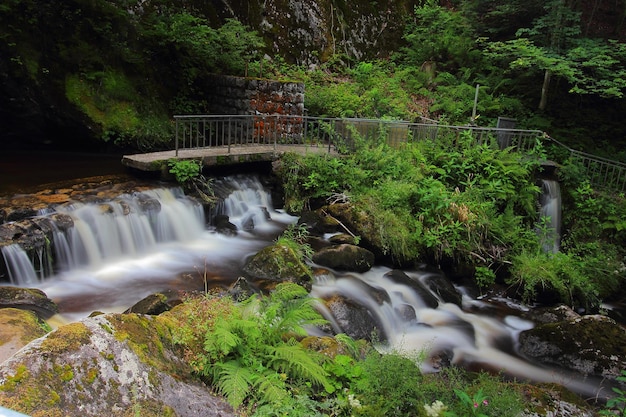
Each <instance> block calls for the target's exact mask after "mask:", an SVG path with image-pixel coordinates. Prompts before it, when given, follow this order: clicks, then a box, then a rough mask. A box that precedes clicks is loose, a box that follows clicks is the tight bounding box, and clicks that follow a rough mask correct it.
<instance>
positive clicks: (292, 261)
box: [243, 243, 313, 288]
mask: <svg viewBox="0 0 626 417" xmlns="http://www.w3.org/2000/svg"><path fill="white" fill-rule="evenodd" d="M243 271H244V272H245V273H246V274H247V275H248V276H249V277H250V278H251V279H253V280H270V281H276V282H284V281H288V282H294V283H296V284H299V285H302V286H304V287H307V288H308V287H310V286H311V280H312V278H313V275H312V272H311V268H309V267H308V266H307V265H306V264H305V263H304V261H303V260H302V259H301V258H300V256H299V255H298V253H296V251H295V250H294V249H293V248H291V247H290V246H288V245H282V244H278V243H277V244H274V245H270V246H266V247H265V248H263V249H261V250H260V251H259V252H257V253H256V254H255V255H254V256H253V257H252V258H250V259H249V260H248V261H247V262H246V264H245V265H244V267H243Z"/></svg>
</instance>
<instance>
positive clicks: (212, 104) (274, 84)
mask: <svg viewBox="0 0 626 417" xmlns="http://www.w3.org/2000/svg"><path fill="white" fill-rule="evenodd" d="M209 85H210V86H211V90H210V91H207V95H208V97H207V98H208V102H209V108H208V113H210V114H266V115H274V114H279V115H293V116H302V115H303V114H304V83H297V82H283V81H275V80H263V79H258V78H243V77H231V76H217V75H216V76H213V77H212V78H211V80H210V83H209Z"/></svg>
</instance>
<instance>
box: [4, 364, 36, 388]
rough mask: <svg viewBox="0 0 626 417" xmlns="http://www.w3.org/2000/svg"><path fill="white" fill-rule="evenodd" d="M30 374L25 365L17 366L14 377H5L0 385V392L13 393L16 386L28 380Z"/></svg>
mask: <svg viewBox="0 0 626 417" xmlns="http://www.w3.org/2000/svg"><path fill="white" fill-rule="evenodd" d="M29 375H30V373H29V372H28V368H26V366H25V365H19V366H18V367H17V370H16V371H15V375H13V376H10V377H7V378H6V380H5V381H4V383H3V384H2V385H0V391H13V390H15V387H16V386H17V384H19V383H21V382H22V381H24V380H25V379H26V378H28V377H29Z"/></svg>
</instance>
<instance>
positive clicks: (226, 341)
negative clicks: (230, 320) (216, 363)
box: [204, 326, 241, 357]
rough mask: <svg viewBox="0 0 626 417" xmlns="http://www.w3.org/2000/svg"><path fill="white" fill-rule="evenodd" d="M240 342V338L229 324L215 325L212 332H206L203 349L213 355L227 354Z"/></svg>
mask: <svg viewBox="0 0 626 417" xmlns="http://www.w3.org/2000/svg"><path fill="white" fill-rule="evenodd" d="M240 343H241V338H240V337H239V336H238V335H237V334H235V333H233V332H232V331H231V329H230V326H215V328H214V329H213V332H212V333H207V334H206V339H205V341H204V350H205V351H206V352H207V353H208V354H209V355H210V356H213V357H224V356H227V355H228V354H229V353H230V352H231V351H232V350H233V348H235V347H236V346H237V345H239V344H240Z"/></svg>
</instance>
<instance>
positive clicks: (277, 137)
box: [174, 114, 543, 156]
mask: <svg viewBox="0 0 626 417" xmlns="http://www.w3.org/2000/svg"><path fill="white" fill-rule="evenodd" d="M174 119H175V121H176V143H175V146H176V156H178V150H179V149H187V148H200V147H202V148H206V147H224V146H227V147H228V151H229V152H230V150H231V146H250V145H273V146H274V147H276V146H277V145H306V146H316V147H321V146H326V147H327V148H328V151H330V150H331V149H332V148H333V147H335V148H339V147H345V148H346V149H349V148H350V147H351V144H352V143H353V141H354V138H356V137H357V136H360V137H362V138H366V139H371V138H376V137H382V136H383V134H384V136H386V139H387V141H388V142H389V143H390V144H391V145H398V144H400V143H407V142H411V141H415V140H424V139H431V140H435V139H437V138H438V137H441V136H442V134H444V133H445V134H458V133H459V132H460V131H463V130H471V132H472V135H473V136H474V137H475V138H476V140H477V142H479V143H484V142H486V141H487V140H492V139H497V141H498V143H499V144H500V146H501V147H503V148H504V147H508V146H514V147H516V148H517V149H518V150H525V151H528V150H530V149H532V148H533V147H534V146H535V144H536V138H537V137H541V136H543V132H540V131H538V130H522V129H500V128H489V127H477V126H448V125H440V124H434V123H413V122H407V121H403V120H378V119H364V118H350V119H347V118H329V117H315V116H299V115H263V114H260V115H256V114H254V115H176V116H174Z"/></svg>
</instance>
